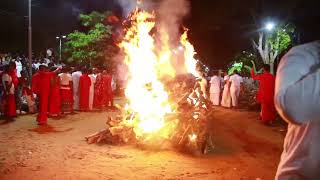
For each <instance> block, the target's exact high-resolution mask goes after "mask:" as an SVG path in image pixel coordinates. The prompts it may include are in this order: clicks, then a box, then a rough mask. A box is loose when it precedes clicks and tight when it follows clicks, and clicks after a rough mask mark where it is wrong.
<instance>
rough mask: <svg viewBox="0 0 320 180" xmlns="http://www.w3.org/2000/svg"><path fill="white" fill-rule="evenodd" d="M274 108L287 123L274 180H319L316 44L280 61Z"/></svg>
mask: <svg viewBox="0 0 320 180" xmlns="http://www.w3.org/2000/svg"><path fill="white" fill-rule="evenodd" d="M275 105H276V108H277V110H278V112H279V113H280V115H281V116H282V117H283V118H284V120H285V121H287V122H288V124H289V125H288V132H287V135H286V137H285V140H284V150H283V153H282V156H281V160H280V163H279V166H278V170H277V174H276V177H275V179H276V180H289V179H290V180H298V179H308V180H313V179H319V177H320V143H319V139H320V42H319V41H318V42H312V43H309V44H305V45H301V46H298V47H294V48H292V49H291V50H290V51H289V52H288V53H287V54H286V55H285V56H284V58H283V59H282V60H281V62H280V64H279V66H278V71H277V77H276V87H275Z"/></svg>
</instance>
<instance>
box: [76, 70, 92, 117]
mask: <svg viewBox="0 0 320 180" xmlns="http://www.w3.org/2000/svg"><path fill="white" fill-rule="evenodd" d="M90 86H91V79H90V77H89V75H88V70H87V69H86V68H83V70H82V75H81V76H80V79H79V95H80V100H79V109H80V111H88V110H89V95H90Z"/></svg>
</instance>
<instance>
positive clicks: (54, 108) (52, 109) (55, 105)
mask: <svg viewBox="0 0 320 180" xmlns="http://www.w3.org/2000/svg"><path fill="white" fill-rule="evenodd" d="M49 75H50V96H49V114H50V115H51V116H57V115H59V114H60V113H61V109H60V106H61V101H60V78H59V76H57V74H56V73H54V72H50V73H49Z"/></svg>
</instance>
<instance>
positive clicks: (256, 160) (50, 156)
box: [0, 108, 284, 180]
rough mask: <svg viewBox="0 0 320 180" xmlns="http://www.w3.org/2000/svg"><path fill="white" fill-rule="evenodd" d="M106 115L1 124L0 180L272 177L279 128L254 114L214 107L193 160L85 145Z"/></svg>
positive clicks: (166, 153)
mask: <svg viewBox="0 0 320 180" xmlns="http://www.w3.org/2000/svg"><path fill="white" fill-rule="evenodd" d="M107 114H115V112H95V113H78V114H75V115H72V116H67V117H66V118H65V119H63V120H49V124H50V126H49V127H47V128H45V129H43V128H38V126H37V125H36V123H35V115H28V116H23V117H19V118H18V119H17V120H16V121H15V122H12V123H4V122H3V121H0V123H2V124H1V125H0V179H8V180H15V179H23V180H29V179H35V180H38V179H48V180H49V179H57V180H64V179H77V180H79V179H115V180H117V179H129V178H132V179H137V180H142V179H148V180H152V179H154V180H162V179H226V180H233V179H242V180H245V179H248V180H249V179H250V180H251V179H253V180H258V179H261V180H269V179H273V177H274V175H275V172H276V168H277V164H278V162H279V158H280V154H281V151H282V143H283V138H284V132H282V130H283V129H284V127H283V126H279V125H278V126H275V127H266V126H264V125H262V124H261V123H260V122H259V120H258V119H259V114H258V113H256V112H248V111H243V110H226V109H222V108H216V109H215V113H214V116H213V117H212V118H211V119H212V121H213V122H214V125H215V126H214V127H215V128H214V129H212V132H213V133H214V139H213V140H214V144H215V149H214V152H213V153H211V154H209V155H204V156H202V157H193V156H190V155H188V154H182V153H179V152H175V151H147V150H141V149H138V148H136V147H132V146H111V145H100V146H99V145H95V144H94V145H88V144H87V143H86V141H85V140H84V137H85V136H86V135H89V134H91V133H94V132H96V131H98V130H100V129H102V128H103V126H104V123H105V120H106V116H107Z"/></svg>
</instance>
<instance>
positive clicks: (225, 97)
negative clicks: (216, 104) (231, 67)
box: [221, 72, 231, 108]
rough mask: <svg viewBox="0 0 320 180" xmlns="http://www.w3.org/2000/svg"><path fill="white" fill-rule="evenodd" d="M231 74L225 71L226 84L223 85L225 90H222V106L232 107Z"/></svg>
mask: <svg viewBox="0 0 320 180" xmlns="http://www.w3.org/2000/svg"><path fill="white" fill-rule="evenodd" d="M229 79H230V76H229V75H228V73H227V72H225V73H224V78H223V80H224V86H223V92H222V100H221V106H223V107H226V108H230V107H231V95H230V81H229Z"/></svg>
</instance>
